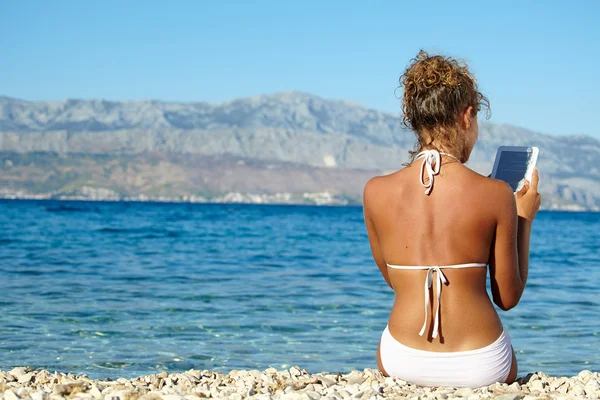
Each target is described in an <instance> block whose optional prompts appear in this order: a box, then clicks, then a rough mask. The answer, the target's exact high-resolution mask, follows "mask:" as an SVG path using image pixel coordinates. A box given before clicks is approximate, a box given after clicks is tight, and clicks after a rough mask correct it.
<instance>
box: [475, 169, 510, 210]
mask: <svg viewBox="0 0 600 400" xmlns="http://www.w3.org/2000/svg"><path fill="white" fill-rule="evenodd" d="M480 177H481V178H480V179H481V184H482V189H483V192H484V193H485V196H482V197H483V198H485V199H486V202H488V204H490V205H491V206H492V207H493V209H494V210H496V211H498V213H502V214H503V213H506V212H509V211H510V210H512V209H513V208H515V207H516V203H515V194H514V193H513V190H512V188H511V187H510V185H509V184H508V183H506V182H504V181H501V180H498V179H493V178H489V177H486V176H480Z"/></svg>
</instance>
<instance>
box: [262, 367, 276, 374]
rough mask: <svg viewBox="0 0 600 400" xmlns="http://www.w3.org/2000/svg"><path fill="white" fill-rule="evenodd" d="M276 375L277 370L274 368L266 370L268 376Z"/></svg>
mask: <svg viewBox="0 0 600 400" xmlns="http://www.w3.org/2000/svg"><path fill="white" fill-rule="evenodd" d="M276 373H277V369H275V368H273V367H270V368H267V369H265V374H268V375H274V374H276Z"/></svg>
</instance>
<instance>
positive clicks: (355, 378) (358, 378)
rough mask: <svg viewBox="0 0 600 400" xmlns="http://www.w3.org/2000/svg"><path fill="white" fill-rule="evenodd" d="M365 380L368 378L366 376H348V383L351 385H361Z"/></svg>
mask: <svg viewBox="0 0 600 400" xmlns="http://www.w3.org/2000/svg"><path fill="white" fill-rule="evenodd" d="M365 380H366V378H365V377H364V376H360V375H356V376H353V377H351V378H348V384H349V385H356V384H358V385H360V384H362V383H363V382H364V381H365Z"/></svg>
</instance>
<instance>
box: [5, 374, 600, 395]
mask: <svg viewBox="0 0 600 400" xmlns="http://www.w3.org/2000/svg"><path fill="white" fill-rule="evenodd" d="M0 395H2V398H3V399H4V400H19V399H33V400H62V399H110V400H136V399H148V400H159V399H164V400H179V399H185V400H196V399H202V398H221V399H232V400H241V399H243V398H250V399H257V400H266V399H288V400H293V399H303V400H304V399H306V400H312V399H319V398H328V399H361V400H365V399H388V398H409V399H432V400H433V399H435V400H441V399H453V398H463V399H470V400H474V399H498V400H519V399H523V400H531V399H546V398H556V399H578V398H589V399H598V398H599V396H600V373H598V372H591V371H587V370H584V371H581V372H580V373H579V374H578V375H577V376H573V377H570V378H567V377H554V376H548V375H546V374H545V373H543V372H537V373H534V374H529V375H527V376H526V377H522V378H519V379H517V381H516V382H514V383H512V384H511V385H507V384H505V383H504V384H501V383H495V384H492V385H490V386H485V387H481V388H475V389H470V388H451V387H437V388H427V387H419V386H415V385H411V384H408V383H407V382H405V381H403V380H401V379H397V378H386V377H384V376H382V374H381V373H380V372H379V371H377V370H373V369H365V370H364V371H352V372H350V373H347V374H340V373H327V372H322V373H316V374H309V373H307V372H306V371H305V370H302V369H300V368H299V367H292V368H290V369H289V370H279V371H278V370H276V369H275V368H267V369H266V370H264V371H259V370H240V371H238V370H232V371H230V372H229V373H228V374H223V373H219V372H213V371H208V370H203V371H201V370H189V371H187V372H182V373H170V374H169V373H167V372H161V373H158V374H152V375H146V376H140V377H137V378H133V379H124V378H118V379H116V380H111V379H106V380H96V379H90V378H88V377H87V376H86V375H85V374H84V375H73V374H71V373H67V374H65V373H60V372H54V373H50V372H49V371H45V370H33V369H31V368H28V367H16V368H13V369H11V370H10V371H3V370H0Z"/></svg>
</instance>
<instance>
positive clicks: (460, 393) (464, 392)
mask: <svg viewBox="0 0 600 400" xmlns="http://www.w3.org/2000/svg"><path fill="white" fill-rule="evenodd" d="M472 394H473V389H471V388H460V389H457V390H456V391H455V392H454V395H455V396H456V397H469V396H470V395H472Z"/></svg>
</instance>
